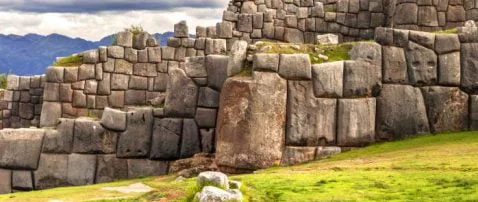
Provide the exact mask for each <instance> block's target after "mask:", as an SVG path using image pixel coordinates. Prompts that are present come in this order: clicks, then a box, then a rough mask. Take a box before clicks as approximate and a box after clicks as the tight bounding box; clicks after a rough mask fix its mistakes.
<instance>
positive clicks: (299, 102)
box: [216, 27, 478, 170]
mask: <svg viewBox="0 0 478 202" xmlns="http://www.w3.org/2000/svg"><path fill="white" fill-rule="evenodd" d="M477 33H478V29H477V28H476V27H473V28H460V29H459V34H432V33H427V32H419V31H408V30H400V29H391V28H377V30H376V34H375V36H376V41H377V42H378V43H375V42H359V43H357V44H356V45H354V47H353V48H352V50H351V51H350V52H349V55H350V59H351V60H347V61H339V62H330V63H323V64H317V65H311V64H310V61H309V56H308V55H285V54H280V55H279V54H263V53H261V54H256V55H255V56H254V60H253V67H254V73H253V77H252V78H248V79H245V78H230V79H228V80H227V81H226V83H225V85H224V89H223V93H222V94H221V106H220V110H219V115H218V126H217V131H218V134H217V138H218V139H217V153H216V159H217V163H218V165H219V166H221V167H223V168H224V169H226V170H231V168H234V169H239V170H248V169H249V170H251V169H252V170H254V169H260V168H267V167H270V166H273V165H277V164H282V165H290V164H295V163H300V162H305V161H310V160H314V159H319V158H322V157H324V156H327V155H330V154H331V153H336V152H340V151H341V150H344V149H345V150H347V149H349V148H350V147H360V146H364V145H367V144H370V143H373V142H380V141H390V140H396V139H401V138H406V137H410V136H415V135H420V134H427V133H441V132H449V131H467V130H476V129H477V128H478V126H477V123H478V122H477V116H476V111H477V108H478V101H477V100H478V99H477V95H476V93H477V92H478V85H477V84H478V72H477V70H476V69H477V67H476V61H477V60H478V55H477V54H476V52H477V51H476V50H477V48H478V45H477V44H478V40H477V39H478V38H477V37H476V36H478V34H477ZM233 102H237V104H233ZM258 120H261V121H260V124H255V123H256V122H258ZM239 140H240V141H242V142H244V144H245V145H248V146H247V147H244V145H243V144H237V142H238V141H239ZM264 145H267V146H264Z"/></svg>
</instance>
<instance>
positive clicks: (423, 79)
mask: <svg viewBox="0 0 478 202" xmlns="http://www.w3.org/2000/svg"><path fill="white" fill-rule="evenodd" d="M406 56H407V64H408V76H409V80H410V83H411V84H413V85H426V84H435V83H436V81H437V64H438V62H437V55H436V54H435V51H433V50H430V49H428V48H425V47H423V46H421V45H418V44H416V43H414V42H409V43H408V47H407V50H406Z"/></svg>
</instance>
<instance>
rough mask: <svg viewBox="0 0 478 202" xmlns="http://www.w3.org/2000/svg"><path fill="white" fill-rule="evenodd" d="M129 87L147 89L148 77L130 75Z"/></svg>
mask: <svg viewBox="0 0 478 202" xmlns="http://www.w3.org/2000/svg"><path fill="white" fill-rule="evenodd" d="M129 89H134V90H146V89H148V78H147V77H142V76H131V77H129Z"/></svg>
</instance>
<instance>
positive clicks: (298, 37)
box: [284, 28, 304, 43]
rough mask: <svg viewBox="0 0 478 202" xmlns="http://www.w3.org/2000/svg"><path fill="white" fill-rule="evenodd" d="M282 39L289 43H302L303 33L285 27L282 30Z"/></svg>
mask: <svg viewBox="0 0 478 202" xmlns="http://www.w3.org/2000/svg"><path fill="white" fill-rule="evenodd" d="M284 41H286V42H289V43H304V33H303V32H302V31H300V30H298V29H294V28H286V29H285V31H284Z"/></svg>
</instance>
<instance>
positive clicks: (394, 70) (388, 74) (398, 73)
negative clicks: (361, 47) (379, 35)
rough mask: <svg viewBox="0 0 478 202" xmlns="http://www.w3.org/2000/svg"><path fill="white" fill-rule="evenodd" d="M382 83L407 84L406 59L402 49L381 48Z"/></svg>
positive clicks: (392, 47)
mask: <svg viewBox="0 0 478 202" xmlns="http://www.w3.org/2000/svg"><path fill="white" fill-rule="evenodd" d="M383 82H384V83H403V84H405V83H408V75H407V59H406V58H405V51H404V50H403V48H398V47H394V46H383Z"/></svg>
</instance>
